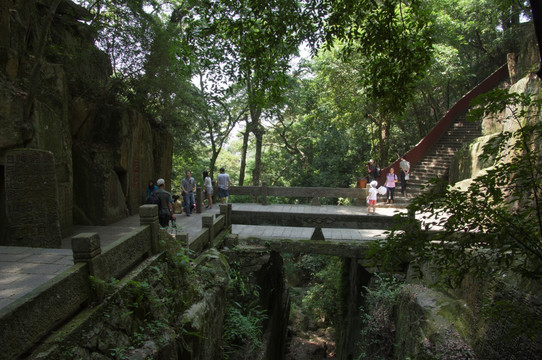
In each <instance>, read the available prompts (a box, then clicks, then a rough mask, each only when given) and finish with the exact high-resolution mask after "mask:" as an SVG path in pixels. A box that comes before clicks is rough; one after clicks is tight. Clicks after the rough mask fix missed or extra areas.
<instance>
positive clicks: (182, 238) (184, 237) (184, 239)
mask: <svg viewBox="0 0 542 360" xmlns="http://www.w3.org/2000/svg"><path fill="white" fill-rule="evenodd" d="M188 238H189V237H188V233H185V232H183V233H180V234H175V240H177V241H178V242H179V244H181V245H182V246H185V247H190V243H189V239H188Z"/></svg>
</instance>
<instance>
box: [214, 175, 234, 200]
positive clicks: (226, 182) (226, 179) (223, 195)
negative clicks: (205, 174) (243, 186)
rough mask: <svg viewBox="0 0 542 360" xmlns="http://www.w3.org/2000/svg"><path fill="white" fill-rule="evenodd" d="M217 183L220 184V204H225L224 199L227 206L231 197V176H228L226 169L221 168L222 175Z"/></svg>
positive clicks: (217, 179)
mask: <svg viewBox="0 0 542 360" xmlns="http://www.w3.org/2000/svg"><path fill="white" fill-rule="evenodd" d="M216 182H217V184H218V197H219V198H220V202H221V203H222V204H224V199H226V204H227V203H228V199H229V197H230V193H229V190H230V186H231V181H230V176H229V175H228V174H226V170H224V168H220V174H218V177H217V178H216Z"/></svg>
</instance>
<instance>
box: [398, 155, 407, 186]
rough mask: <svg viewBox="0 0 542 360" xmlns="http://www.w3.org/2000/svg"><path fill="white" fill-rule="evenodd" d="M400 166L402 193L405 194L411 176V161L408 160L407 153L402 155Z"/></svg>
mask: <svg viewBox="0 0 542 360" xmlns="http://www.w3.org/2000/svg"><path fill="white" fill-rule="evenodd" d="M399 167H400V168H401V174H400V177H401V195H405V191H406V185H407V180H409V178H410V163H409V162H408V161H407V159H406V156H405V155H403V156H401V162H400V163H399Z"/></svg>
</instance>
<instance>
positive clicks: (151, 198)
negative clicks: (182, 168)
mask: <svg viewBox="0 0 542 360" xmlns="http://www.w3.org/2000/svg"><path fill="white" fill-rule="evenodd" d="M147 204H151V205H152V204H154V205H158V206H160V198H159V197H158V194H157V193H156V191H153V192H152V193H151V195H150V196H149V197H148V198H147Z"/></svg>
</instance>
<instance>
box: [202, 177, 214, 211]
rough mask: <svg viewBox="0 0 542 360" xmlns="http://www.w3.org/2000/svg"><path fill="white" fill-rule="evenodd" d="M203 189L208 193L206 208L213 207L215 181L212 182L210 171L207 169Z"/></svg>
mask: <svg viewBox="0 0 542 360" xmlns="http://www.w3.org/2000/svg"><path fill="white" fill-rule="evenodd" d="M203 189H204V190H205V193H206V194H207V206H205V208H207V209H212V208H213V183H212V182H211V177H210V176H209V172H207V171H204V172H203Z"/></svg>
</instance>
